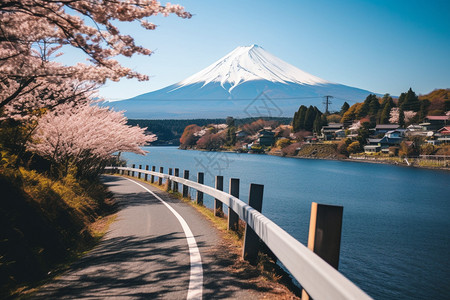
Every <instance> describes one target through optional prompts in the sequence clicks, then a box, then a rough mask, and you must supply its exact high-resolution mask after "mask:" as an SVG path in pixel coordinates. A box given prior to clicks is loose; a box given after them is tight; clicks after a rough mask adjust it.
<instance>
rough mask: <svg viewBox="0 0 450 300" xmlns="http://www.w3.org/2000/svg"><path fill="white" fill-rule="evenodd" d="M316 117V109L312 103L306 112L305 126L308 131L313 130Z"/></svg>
mask: <svg viewBox="0 0 450 300" xmlns="http://www.w3.org/2000/svg"><path fill="white" fill-rule="evenodd" d="M315 119H316V110H315V109H314V107H313V106H312V105H310V106H309V107H308V109H307V110H306V113H305V123H304V127H303V128H304V129H305V130H306V131H313V127H314V120H315Z"/></svg>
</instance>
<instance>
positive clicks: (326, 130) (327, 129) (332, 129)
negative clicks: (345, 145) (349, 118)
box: [321, 123, 345, 141]
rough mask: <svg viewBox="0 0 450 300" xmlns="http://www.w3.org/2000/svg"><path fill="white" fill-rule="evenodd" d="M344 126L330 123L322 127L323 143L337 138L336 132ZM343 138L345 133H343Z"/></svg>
mask: <svg viewBox="0 0 450 300" xmlns="http://www.w3.org/2000/svg"><path fill="white" fill-rule="evenodd" d="M343 128H344V124H341V123H330V124H328V125H327V126H323V127H322V129H321V133H322V138H323V140H324V141H329V140H334V139H336V137H337V134H336V132H337V131H339V130H343ZM344 136H345V132H344Z"/></svg>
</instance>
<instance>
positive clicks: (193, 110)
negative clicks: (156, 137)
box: [106, 45, 371, 119]
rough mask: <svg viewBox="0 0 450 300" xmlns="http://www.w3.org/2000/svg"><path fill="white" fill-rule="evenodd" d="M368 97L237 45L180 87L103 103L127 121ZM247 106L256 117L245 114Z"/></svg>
mask: <svg viewBox="0 0 450 300" xmlns="http://www.w3.org/2000/svg"><path fill="white" fill-rule="evenodd" d="M369 94H371V92H370V91H366V90H363V89H358V88H354V87H350V86H346V85H342V84H338V83H332V82H329V81H327V80H325V79H322V78H319V77H317V76H314V75H312V74H309V73H307V72H304V71H302V70H300V69H299V68H297V67H295V66H293V65H290V64H288V63H287V62H285V61H283V60H281V59H279V58H278V57H276V56H274V55H272V54H270V53H269V52H267V51H266V50H265V49H263V48H262V47H260V46H258V45H251V46H246V47H237V48H236V49H234V50H233V51H231V52H230V53H228V54H227V55H225V56H224V57H222V58H220V59H219V60H217V61H216V62H214V63H212V64H211V65H210V66H208V67H206V68H204V69H203V70H201V71H199V72H197V73H195V74H193V75H191V76H189V77H187V78H186V79H184V80H182V81H180V82H178V83H175V84H173V85H170V86H167V87H165V88H162V89H159V90H156V91H153V92H149V93H145V94H141V95H138V96H136V97H133V98H131V99H128V100H122V101H116V102H109V103H107V104H106V105H108V106H110V107H113V108H115V109H118V110H125V111H126V112H125V115H126V116H127V117H129V118H147V119H157V118H159V119H160V118H177V119H180V118H184V119H185V118H223V117H226V116H234V117H237V118H242V117H261V116H267V117H282V116H283V117H284V116H289V117H290V116H292V115H293V113H294V112H295V111H297V110H298V107H299V106H300V105H302V104H303V105H315V106H320V104H321V102H322V99H323V97H324V96H333V97H334V99H333V103H334V105H335V106H334V109H335V110H339V109H340V106H341V105H342V104H343V103H344V102H345V101H347V102H356V101H362V100H364V99H365V98H366V96H367V95H369ZM255 101H256V102H255ZM249 106H250V108H251V109H253V110H254V111H257V112H258V114H259V115H255V116H253V115H252V114H249ZM251 106H253V107H251ZM262 106H265V107H266V110H267V111H266V112H264V113H261V109H259V108H258V107H262ZM274 112H275V113H276V114H275V115H273V113H274Z"/></svg>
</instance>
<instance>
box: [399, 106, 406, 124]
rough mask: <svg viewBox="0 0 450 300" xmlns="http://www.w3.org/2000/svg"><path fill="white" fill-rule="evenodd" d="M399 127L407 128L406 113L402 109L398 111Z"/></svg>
mask: <svg viewBox="0 0 450 300" xmlns="http://www.w3.org/2000/svg"><path fill="white" fill-rule="evenodd" d="M398 125H399V126H400V127H404V126H405V113H404V112H403V109H402V108H399V110H398Z"/></svg>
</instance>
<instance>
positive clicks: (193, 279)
mask: <svg viewBox="0 0 450 300" xmlns="http://www.w3.org/2000/svg"><path fill="white" fill-rule="evenodd" d="M125 179H127V180H129V181H131V182H133V183H135V184H137V185H139V186H140V187H142V188H143V189H144V190H146V191H147V192H149V193H150V194H152V195H153V196H154V197H155V198H156V199H158V200H159V201H161V203H162V204H164V205H165V206H166V207H167V208H168V209H169V210H170V211H171V212H172V213H173V214H174V215H175V217H176V218H177V219H178V222H180V224H181V227H182V228H183V231H184V235H185V236H186V240H187V243H188V247H189V256H190V260H191V274H190V277H189V289H188V294H187V297H186V299H188V300H191V299H202V295H203V266H202V257H201V256H200V251H199V250H198V247H197V242H196V241H195V237H194V235H193V234H192V231H191V229H190V228H189V225H188V224H187V223H186V221H185V220H184V219H183V217H182V216H181V215H180V214H179V213H178V212H177V211H176V210H175V209H173V207H172V206H170V205H169V204H168V203H167V202H165V201H164V200H163V199H161V198H160V197H159V196H158V195H156V194H155V193H154V192H152V191H150V190H149V189H148V188H146V187H145V186H143V185H142V184H140V183H138V182H136V181H134V180H131V179H129V178H125Z"/></svg>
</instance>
